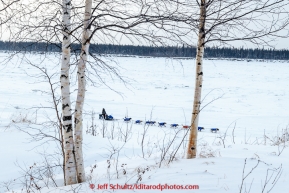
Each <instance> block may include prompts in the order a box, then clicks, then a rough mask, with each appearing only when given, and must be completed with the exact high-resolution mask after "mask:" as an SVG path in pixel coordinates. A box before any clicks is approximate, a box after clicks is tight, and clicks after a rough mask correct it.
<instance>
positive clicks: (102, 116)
mask: <svg viewBox="0 0 289 193" xmlns="http://www.w3.org/2000/svg"><path fill="white" fill-rule="evenodd" d="M99 119H103V120H107V121H113V120H115V119H114V118H113V116H112V115H108V114H107V113H106V111H105V109H104V108H103V109H102V113H101V114H99ZM123 120H124V121H125V122H131V121H132V118H131V117H125V118H123ZM134 123H135V124H142V123H143V121H142V120H135V121H134ZM156 123H157V122H156V121H145V124H146V125H151V126H154V125H156ZM166 124H167V123H166V122H158V127H166ZM179 126H180V125H179V124H176V123H172V124H170V127H171V128H178V127H179ZM182 127H183V128H184V129H190V127H191V126H189V125H182ZM204 129H205V128H204V127H198V131H202V130H204ZM210 130H211V132H212V133H217V131H219V129H218V128H210Z"/></svg>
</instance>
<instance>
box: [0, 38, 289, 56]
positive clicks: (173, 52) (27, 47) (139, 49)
mask: <svg viewBox="0 0 289 193" xmlns="http://www.w3.org/2000/svg"><path fill="white" fill-rule="evenodd" d="M71 48H72V51H73V52H76V53H79V51H80V50H79V49H80V45H78V44H72V45H71ZM0 50H6V51H26V52H42V53H45V52H60V51H61V44H60V43H58V44H57V43H55V44H52V43H49V44H47V43H39V42H3V41H0ZM90 52H91V53H94V54H120V55H137V56H152V57H195V56H196V48H195V47H186V46H166V47H165V46H159V47H155V46H132V45H112V44H91V45H90ZM205 57H206V58H244V59H273V60H289V50H274V49H245V48H217V47H206V49H205Z"/></svg>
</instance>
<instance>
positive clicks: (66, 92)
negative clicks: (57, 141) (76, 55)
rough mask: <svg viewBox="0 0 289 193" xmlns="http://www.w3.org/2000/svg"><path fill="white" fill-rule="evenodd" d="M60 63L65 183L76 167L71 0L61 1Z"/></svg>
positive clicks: (71, 178) (72, 179)
mask: <svg viewBox="0 0 289 193" xmlns="http://www.w3.org/2000/svg"><path fill="white" fill-rule="evenodd" d="M62 11H63V15H62V25H63V26H62V27H63V29H62V33H63V41H62V63H61V75H60V84H61V98H62V121H63V130H64V132H63V140H64V151H65V156H64V160H65V165H64V168H65V184H66V185H70V184H75V183H76V167H75V159H74V143H73V133H72V114H71V102H70V80H69V68H70V45H71V35H70V31H71V26H70V11H71V0H63V1H62Z"/></svg>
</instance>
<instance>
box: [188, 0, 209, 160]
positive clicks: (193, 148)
mask: <svg viewBox="0 0 289 193" xmlns="http://www.w3.org/2000/svg"><path fill="white" fill-rule="evenodd" d="M205 21H206V0H201V3H200V23H199V35H198V47H197V56H196V82H195V95H194V104H193V113H192V118H191V130H190V135H189V142H188V149H187V159H191V158H195V157H196V155H197V139H198V122H199V116H200V115H199V113H200V106H201V92H202V82H203V57H204V49H205V45H204V43H205V35H206V34H205Z"/></svg>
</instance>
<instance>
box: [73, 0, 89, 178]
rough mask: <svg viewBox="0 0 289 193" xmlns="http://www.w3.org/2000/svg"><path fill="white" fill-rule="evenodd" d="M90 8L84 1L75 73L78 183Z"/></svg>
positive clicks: (75, 135)
mask: <svg viewBox="0 0 289 193" xmlns="http://www.w3.org/2000/svg"><path fill="white" fill-rule="evenodd" d="M91 8H92V0H86V1H85V12H84V21H83V34H82V46H81V53H80V59H79V61H78V71H77V76H78V91H77V99H76V105H75V114H74V125H75V130H74V139H75V160H76V169H77V181H78V183H81V182H85V171H84V164H83V153H82V141H83V136H82V132H83V125H82V111H83V104H84V97H85V87H86V85H85V84H86V79H85V70H86V62H87V56H88V54H89V45H90V42H89V41H90V40H89V38H90V35H91V30H90V27H89V26H90V20H91Z"/></svg>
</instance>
